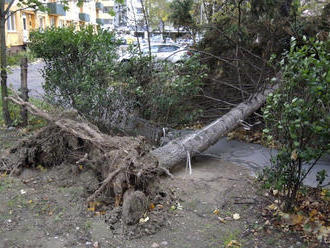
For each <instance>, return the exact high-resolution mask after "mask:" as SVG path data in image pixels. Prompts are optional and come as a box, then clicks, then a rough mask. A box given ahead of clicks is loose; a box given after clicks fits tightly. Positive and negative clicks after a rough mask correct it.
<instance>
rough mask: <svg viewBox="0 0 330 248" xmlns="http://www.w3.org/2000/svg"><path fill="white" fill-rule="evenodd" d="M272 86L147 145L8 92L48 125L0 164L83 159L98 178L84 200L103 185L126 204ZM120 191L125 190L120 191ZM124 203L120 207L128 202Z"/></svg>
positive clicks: (13, 167) (14, 166)
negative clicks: (190, 129)
mask: <svg viewBox="0 0 330 248" xmlns="http://www.w3.org/2000/svg"><path fill="white" fill-rule="evenodd" d="M273 89H274V87H272V88H270V89H268V90H265V91H264V92H260V93H258V94H256V95H254V96H253V97H251V99H250V100H249V101H247V102H244V103H241V104H240V105H238V106H237V107H235V108H233V109H232V110H231V111H230V112H229V113H227V114H226V115H224V116H222V117H221V118H219V119H218V120H216V121H214V122H213V123H211V124H210V125H208V126H206V127H205V128H203V129H201V130H199V131H196V132H195V133H193V134H190V135H187V136H186V137H183V138H179V139H177V140H173V141H171V142H170V143H168V144H167V145H165V146H163V147H161V148H158V149H155V150H151V147H150V146H149V145H147V143H146V142H145V139H144V138H142V137H118V136H109V135H107V134H104V133H101V132H100V131H99V130H98V128H97V127H96V126H94V125H92V124H91V123H89V122H88V121H86V120H84V119H83V118H82V117H79V115H78V114H77V113H76V112H67V113H64V114H62V115H61V116H57V117H55V116H52V115H50V114H48V113H46V112H43V111H41V110H40V109H37V108H36V107H35V106H33V105H32V104H31V103H28V102H24V101H23V100H22V99H21V98H19V97H18V96H14V97H9V98H8V99H10V100H11V101H13V102H14V103H16V104H19V105H21V106H25V107H26V108H27V109H28V111H29V112H31V113H32V114H34V115H37V116H39V117H42V118H44V119H46V120H47V121H48V122H49V125H47V126H46V127H45V128H43V129H41V130H40V131H38V132H37V133H36V134H35V135H34V136H33V137H32V138H29V139H28V140H23V141H22V142H21V143H19V144H18V145H17V146H15V147H14V148H12V149H10V150H9V151H7V154H5V156H3V157H2V158H1V162H2V164H3V165H5V166H2V168H1V169H2V170H8V171H11V172H12V173H19V172H20V170H22V169H23V168H24V167H34V166H36V165H38V164H43V165H45V166H54V165H59V164H62V163H70V164H74V165H76V166H78V165H79V164H81V163H84V164H85V165H87V166H89V167H90V168H91V169H93V170H95V172H97V173H98V174H99V175H101V180H102V184H101V186H100V187H99V188H98V190H96V191H95V192H94V193H93V194H92V195H91V196H90V197H89V198H88V199H87V201H91V200H93V199H94V198H96V197H97V196H98V195H99V194H100V193H102V192H104V191H105V190H108V191H111V192H113V194H112V196H113V197H114V199H115V202H114V204H115V206H118V205H119V204H120V203H121V201H122V199H123V197H124V202H123V204H124V205H125V206H127V205H131V203H130V201H133V200H132V199H135V200H136V197H132V194H135V193H137V194H138V195H139V194H141V191H142V192H145V193H147V192H148V186H149V185H150V183H151V182H153V181H154V180H156V179H157V178H158V175H160V174H163V173H166V174H168V175H171V174H170V172H169V169H171V168H173V166H175V165H177V164H178V163H180V162H182V161H183V160H184V159H185V158H187V156H194V155H195V154H197V153H200V152H202V151H204V150H205V149H207V148H208V147H209V146H210V145H212V144H214V143H215V142H216V141H217V140H218V139H219V138H220V137H221V136H223V135H224V134H226V133H227V132H229V131H230V130H232V129H233V128H235V127H236V126H237V125H238V124H239V121H240V120H244V119H245V118H246V117H248V116H249V115H250V114H252V113H253V112H254V111H256V110H257V109H258V108H260V106H261V105H262V104H263V103H264V102H265V100H266V96H267V95H268V94H269V93H270V92H272V91H273ZM125 192H128V193H127V194H130V195H129V196H127V197H125V196H124V193H125ZM127 194H126V195H127ZM125 199H126V200H125ZM140 201H142V202H143V201H144V200H140ZM132 204H136V202H135V203H132ZM143 205H145V204H144V203H141V204H140V206H142V207H143ZM145 206H146V205H145ZM123 209H124V210H123V211H125V209H129V207H124V208H123ZM126 211H130V210H126ZM137 220H138V218H135V219H134V221H132V220H131V219H129V220H127V221H126V222H127V223H133V222H136V221H137Z"/></svg>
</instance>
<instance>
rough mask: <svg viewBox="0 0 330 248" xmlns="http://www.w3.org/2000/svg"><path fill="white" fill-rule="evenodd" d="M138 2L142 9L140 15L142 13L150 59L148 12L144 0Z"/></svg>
mask: <svg viewBox="0 0 330 248" xmlns="http://www.w3.org/2000/svg"><path fill="white" fill-rule="evenodd" d="M140 2H141V7H142V13H143V18H144V22H145V25H146V28H147V40H148V49H149V58H151V45H150V30H149V16H148V11H147V9H146V6H145V3H144V0H140Z"/></svg>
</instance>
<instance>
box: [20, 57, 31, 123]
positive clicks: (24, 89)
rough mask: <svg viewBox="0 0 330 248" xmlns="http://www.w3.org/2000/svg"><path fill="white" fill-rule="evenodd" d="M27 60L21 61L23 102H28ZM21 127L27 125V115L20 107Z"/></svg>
mask: <svg viewBox="0 0 330 248" xmlns="http://www.w3.org/2000/svg"><path fill="white" fill-rule="evenodd" d="M27 62H28V59H27V58H22V59H21V98H22V99H23V100H24V101H25V102H28V101H29V95H28V93H29V90H28V87H27V68H28V63H27ZM21 118H22V126H23V127H26V126H27V124H28V114H27V110H26V107H24V106H22V110H21Z"/></svg>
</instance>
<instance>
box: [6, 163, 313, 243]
mask: <svg viewBox="0 0 330 248" xmlns="http://www.w3.org/2000/svg"><path fill="white" fill-rule="evenodd" d="M192 165H193V171H192V175H189V174H187V172H186V171H185V169H182V167H179V168H178V169H177V170H176V171H174V172H173V173H174V177H175V178H174V179H171V178H167V177H164V178H161V180H160V182H159V183H157V182H156V183H153V184H151V185H150V187H149V189H150V192H149V193H148V194H146V195H147V196H148V210H147V211H145V214H144V216H143V217H142V218H141V219H140V223H139V224H137V225H125V224H124V223H123V222H122V220H121V218H120V216H121V212H122V207H121V206H120V207H114V205H113V203H114V202H113V201H114V200H113V198H111V197H107V195H106V194H105V195H104V196H103V197H99V198H97V201H95V202H94V204H93V205H88V204H87V203H86V199H87V197H88V196H90V195H91V193H93V192H94V191H95V190H96V189H97V188H98V187H99V185H100V180H99V175H98V173H95V170H94V169H92V168H90V167H88V166H83V164H82V166H81V167H78V168H79V170H76V169H73V168H77V165H71V164H66V163H61V164H59V165H57V166H53V167H46V166H36V167H35V168H24V169H23V170H22V171H21V174H20V176H18V177H12V178H10V177H8V176H1V178H0V247H6V248H7V247H24V248H25V247H48V248H49V247H54V248H55V247H56V248H57V247H68V248H69V247H114V248H117V247H121V248H126V247H127V248H129V247H131V248H142V247H175V248H181V247H182V248H184V247H193V248H206V247H230V246H228V245H229V244H235V242H232V241H233V240H236V241H237V243H240V244H241V247H266V248H267V247H293V248H294V247H297V248H298V247H308V245H307V244H304V243H303V241H302V240H300V239H299V238H298V237H297V236H295V235H294V234H290V233H283V232H280V231H277V230H276V229H273V228H272V227H271V226H267V225H265V223H264V220H263V219H262V217H261V206H262V201H263V198H262V197H261V196H260V192H259V191H258V189H257V187H256V185H255V183H254V181H253V178H250V176H249V174H250V172H249V171H248V169H246V168H243V167H241V166H238V165H235V164H232V163H228V162H225V161H221V160H215V159H212V160H205V159H203V160H201V159H200V160H195V161H193V164H192ZM215 210H216V211H215ZM234 214H238V215H239V219H237V220H234V218H233V216H234ZM235 216H236V217H237V215H235ZM231 242H232V243H231ZM232 247H235V246H232Z"/></svg>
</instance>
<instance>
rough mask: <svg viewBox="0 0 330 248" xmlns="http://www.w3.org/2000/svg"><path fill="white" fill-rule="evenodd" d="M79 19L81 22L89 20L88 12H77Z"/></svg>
mask: <svg viewBox="0 0 330 248" xmlns="http://www.w3.org/2000/svg"><path fill="white" fill-rule="evenodd" d="M79 20H80V21H83V22H90V17H89V14H86V13H79Z"/></svg>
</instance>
